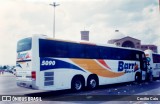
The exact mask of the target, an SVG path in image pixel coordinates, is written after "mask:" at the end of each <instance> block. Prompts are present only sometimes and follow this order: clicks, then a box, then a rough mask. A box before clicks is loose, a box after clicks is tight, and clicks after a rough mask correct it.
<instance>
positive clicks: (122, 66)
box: [118, 61, 138, 73]
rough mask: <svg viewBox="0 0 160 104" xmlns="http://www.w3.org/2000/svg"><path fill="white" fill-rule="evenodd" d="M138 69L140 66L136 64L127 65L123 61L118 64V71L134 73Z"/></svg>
mask: <svg viewBox="0 0 160 104" xmlns="http://www.w3.org/2000/svg"><path fill="white" fill-rule="evenodd" d="M137 69H138V65H137V64H136V62H135V63H131V62H130V63H125V62H123V61H119V63H118V71H123V70H125V72H126V73H129V72H134V71H136V70H137Z"/></svg>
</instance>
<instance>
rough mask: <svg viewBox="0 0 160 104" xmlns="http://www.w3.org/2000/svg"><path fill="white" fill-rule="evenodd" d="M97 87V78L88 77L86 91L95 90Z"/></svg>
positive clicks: (94, 76)
mask: <svg viewBox="0 0 160 104" xmlns="http://www.w3.org/2000/svg"><path fill="white" fill-rule="evenodd" d="M98 85H99V83H98V77H97V76H96V75H90V76H89V77H88V79H87V87H88V89H95V88H97V87H98Z"/></svg>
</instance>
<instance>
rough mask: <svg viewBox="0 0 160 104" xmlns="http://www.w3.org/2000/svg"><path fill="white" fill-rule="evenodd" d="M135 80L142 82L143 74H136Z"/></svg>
mask: <svg viewBox="0 0 160 104" xmlns="http://www.w3.org/2000/svg"><path fill="white" fill-rule="evenodd" d="M135 82H137V83H140V82H141V76H140V74H136V75H135Z"/></svg>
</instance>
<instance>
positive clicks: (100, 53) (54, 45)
mask: <svg viewBox="0 0 160 104" xmlns="http://www.w3.org/2000/svg"><path fill="white" fill-rule="evenodd" d="M39 44H40V45H39V51H40V57H62V58H85V59H111V60H140V57H139V55H140V54H141V53H140V52H139V51H135V50H129V49H121V48H114V47H104V46H96V45H88V44H79V43H70V42H63V41H55V40H44V39H40V40H39Z"/></svg>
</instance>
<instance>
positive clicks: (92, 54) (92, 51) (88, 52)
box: [85, 45, 99, 59]
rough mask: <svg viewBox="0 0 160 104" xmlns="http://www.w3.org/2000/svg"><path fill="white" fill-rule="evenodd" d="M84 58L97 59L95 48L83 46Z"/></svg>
mask: <svg viewBox="0 0 160 104" xmlns="http://www.w3.org/2000/svg"><path fill="white" fill-rule="evenodd" d="M85 55H86V58H91V59H99V49H98V47H96V46H91V45H86V46H85Z"/></svg>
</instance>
